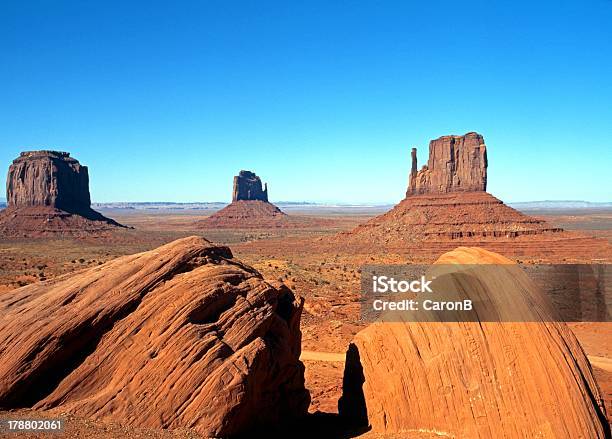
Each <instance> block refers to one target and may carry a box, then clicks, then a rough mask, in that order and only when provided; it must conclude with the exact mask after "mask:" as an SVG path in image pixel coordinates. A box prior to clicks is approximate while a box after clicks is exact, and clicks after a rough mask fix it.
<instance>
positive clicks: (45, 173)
mask: <svg viewBox="0 0 612 439" xmlns="http://www.w3.org/2000/svg"><path fill="white" fill-rule="evenodd" d="M6 200H7V207H6V209H3V210H2V211H0V236H14V237H43V236H94V235H97V234H99V233H101V232H106V231H110V230H114V229H116V228H117V227H125V226H122V225H121V224H119V223H117V222H116V221H114V220H112V219H110V218H107V217H105V216H104V215H102V214H101V213H99V212H96V211H95V210H93V209H92V208H91V198H90V195H89V173H88V171H87V166H83V165H81V164H80V163H79V161H78V160H76V159H74V158H72V157H70V154H69V153H67V152H61V151H48V150H42V151H25V152H22V153H21V154H20V155H19V157H17V158H16V159H15V160H13V163H12V164H11V165H10V166H9V170H8V174H7V177H6Z"/></svg>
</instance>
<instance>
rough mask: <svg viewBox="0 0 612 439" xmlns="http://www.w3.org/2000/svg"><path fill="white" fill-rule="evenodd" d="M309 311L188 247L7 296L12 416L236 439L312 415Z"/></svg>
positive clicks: (3, 308)
mask: <svg viewBox="0 0 612 439" xmlns="http://www.w3.org/2000/svg"><path fill="white" fill-rule="evenodd" d="M301 310H302V304H301V302H299V301H297V300H296V299H295V297H294V295H293V293H292V292H291V291H290V290H289V289H288V288H287V287H285V286H284V285H282V284H277V285H271V284H269V283H267V282H265V281H264V280H263V279H262V277H261V275H260V274H259V273H258V272H257V271H255V270H254V269H253V268H251V267H248V266H246V265H244V264H242V263H240V262H239V261H237V260H235V259H233V257H232V254H231V251H230V250H229V249H228V248H227V247H219V246H215V245H212V244H211V243H209V242H208V241H206V240H204V239H203V238H198V237H190V238H185V239H181V240H178V241H175V242H172V243H170V244H167V245H165V246H162V247H160V248H158V249H155V250H152V251H148V252H144V253H140V254H136V255H131V256H125V257H121V258H118V259H116V260H113V261H111V262H108V263H106V264H104V265H101V266H99V267H96V268H92V269H88V270H85V271H82V272H79V273H77V274H74V275H68V276H64V277H61V278H58V279H56V280H52V281H47V282H43V283H38V284H33V285H30V286H26V287H23V288H19V289H17V290H14V291H12V292H11V293H10V294H4V295H2V296H0V409H7V408H16V407H30V406H33V407H35V408H36V409H51V410H55V409H56V410H60V411H62V412H68V413H72V414H75V415H77V416H80V417H87V418H94V419H98V420H107V421H115V422H120V423H123V424H127V425H131V426H138V427H159V428H179V427H187V428H193V429H195V430H197V431H198V432H199V433H201V434H203V435H206V436H226V435H232V434H237V433H241V432H245V431H250V430H252V429H254V428H258V427H264V426H267V425H271V424H272V425H276V424H278V423H280V422H281V421H287V420H290V419H293V418H296V417H300V416H302V415H304V414H305V413H306V410H307V408H308V404H309V394H308V391H307V390H305V388H304V367H303V365H302V363H301V362H300V361H299V355H300V342H301V333H300V329H299V323H300V315H301Z"/></svg>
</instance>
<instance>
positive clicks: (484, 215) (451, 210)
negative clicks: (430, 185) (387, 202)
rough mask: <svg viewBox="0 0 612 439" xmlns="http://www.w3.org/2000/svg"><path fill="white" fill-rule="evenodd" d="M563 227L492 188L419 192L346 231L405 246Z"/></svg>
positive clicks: (505, 236) (553, 231) (352, 235)
mask: <svg viewBox="0 0 612 439" xmlns="http://www.w3.org/2000/svg"><path fill="white" fill-rule="evenodd" d="M561 232H562V230H561V229H560V228H557V227H553V226H551V225H550V224H547V223H546V222H544V221H542V220H539V219H536V218H533V217H530V216H527V215H524V214H522V213H521V212H519V211H517V210H515V209H513V208H511V207H509V206H506V205H505V204H504V203H503V202H502V201H500V200H499V199H497V198H495V197H494V196H493V195H491V194H489V193H487V192H461V193H448V194H425V195H414V196H410V197H407V198H406V199H404V200H402V201H401V202H400V203H399V204H398V205H397V206H395V207H394V208H393V209H392V210H390V211H389V212H387V213H385V214H383V215H380V216H377V217H375V218H372V219H371V220H369V221H368V222H366V223H364V224H361V225H359V226H357V228H355V229H354V230H353V231H352V232H350V233H347V234H344V235H342V236H343V237H345V238H346V239H347V240H353V241H355V240H357V241H358V240H360V239H361V240H364V239H365V240H368V241H376V242H378V243H380V244H390V245H400V244H401V243H405V244H407V243H411V242H419V241H439V240H482V239H486V240H499V239H504V240H509V239H514V238H517V237H523V236H527V235H542V234H546V235H556V234H559V233H561Z"/></svg>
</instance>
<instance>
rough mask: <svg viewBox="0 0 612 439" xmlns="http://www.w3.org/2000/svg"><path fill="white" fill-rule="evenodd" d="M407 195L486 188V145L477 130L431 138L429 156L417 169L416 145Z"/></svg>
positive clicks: (470, 190) (481, 189) (412, 153)
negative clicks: (461, 134) (425, 162)
mask: <svg viewBox="0 0 612 439" xmlns="http://www.w3.org/2000/svg"><path fill="white" fill-rule="evenodd" d="M411 159H412V167H411V170H410V177H409V181H408V190H407V191H406V196H407V197H408V196H410V195H419V194H446V193H449V192H475V191H486V190H487V166H488V162H487V147H486V146H485V143H484V138H483V137H482V135H480V134H478V133H467V134H465V135H463V136H443V137H440V138H439V139H435V140H432V141H431V142H429V159H428V160H427V165H424V166H423V168H422V169H421V170H420V171H417V154H416V148H412V152H411Z"/></svg>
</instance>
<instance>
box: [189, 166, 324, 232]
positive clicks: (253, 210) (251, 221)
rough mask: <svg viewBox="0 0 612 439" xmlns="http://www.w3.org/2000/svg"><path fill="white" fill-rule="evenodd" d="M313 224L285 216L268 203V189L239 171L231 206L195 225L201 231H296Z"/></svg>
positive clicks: (248, 174) (314, 221)
mask: <svg viewBox="0 0 612 439" xmlns="http://www.w3.org/2000/svg"><path fill="white" fill-rule="evenodd" d="M322 221H323V220H321V221H316V220H308V219H305V218H296V217H293V216H289V215H287V214H286V213H284V212H283V211H282V210H280V209H279V208H278V207H277V206H275V205H274V204H272V203H270V202H269V201H268V185H267V184H265V185H262V183H261V179H260V178H259V177H258V176H257V175H256V174H255V173H254V172H251V171H240V172H239V173H238V175H236V176H235V177H234V187H233V190H232V202H231V203H230V204H228V205H227V206H225V207H224V208H223V209H221V210H219V211H218V212H215V213H214V214H212V215H211V216H209V217H208V218H205V219H203V220H201V221H198V222H197V223H196V227H197V228H202V229H269V228H299V227H306V226H309V225H314V224H316V223H317V222H322Z"/></svg>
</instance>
